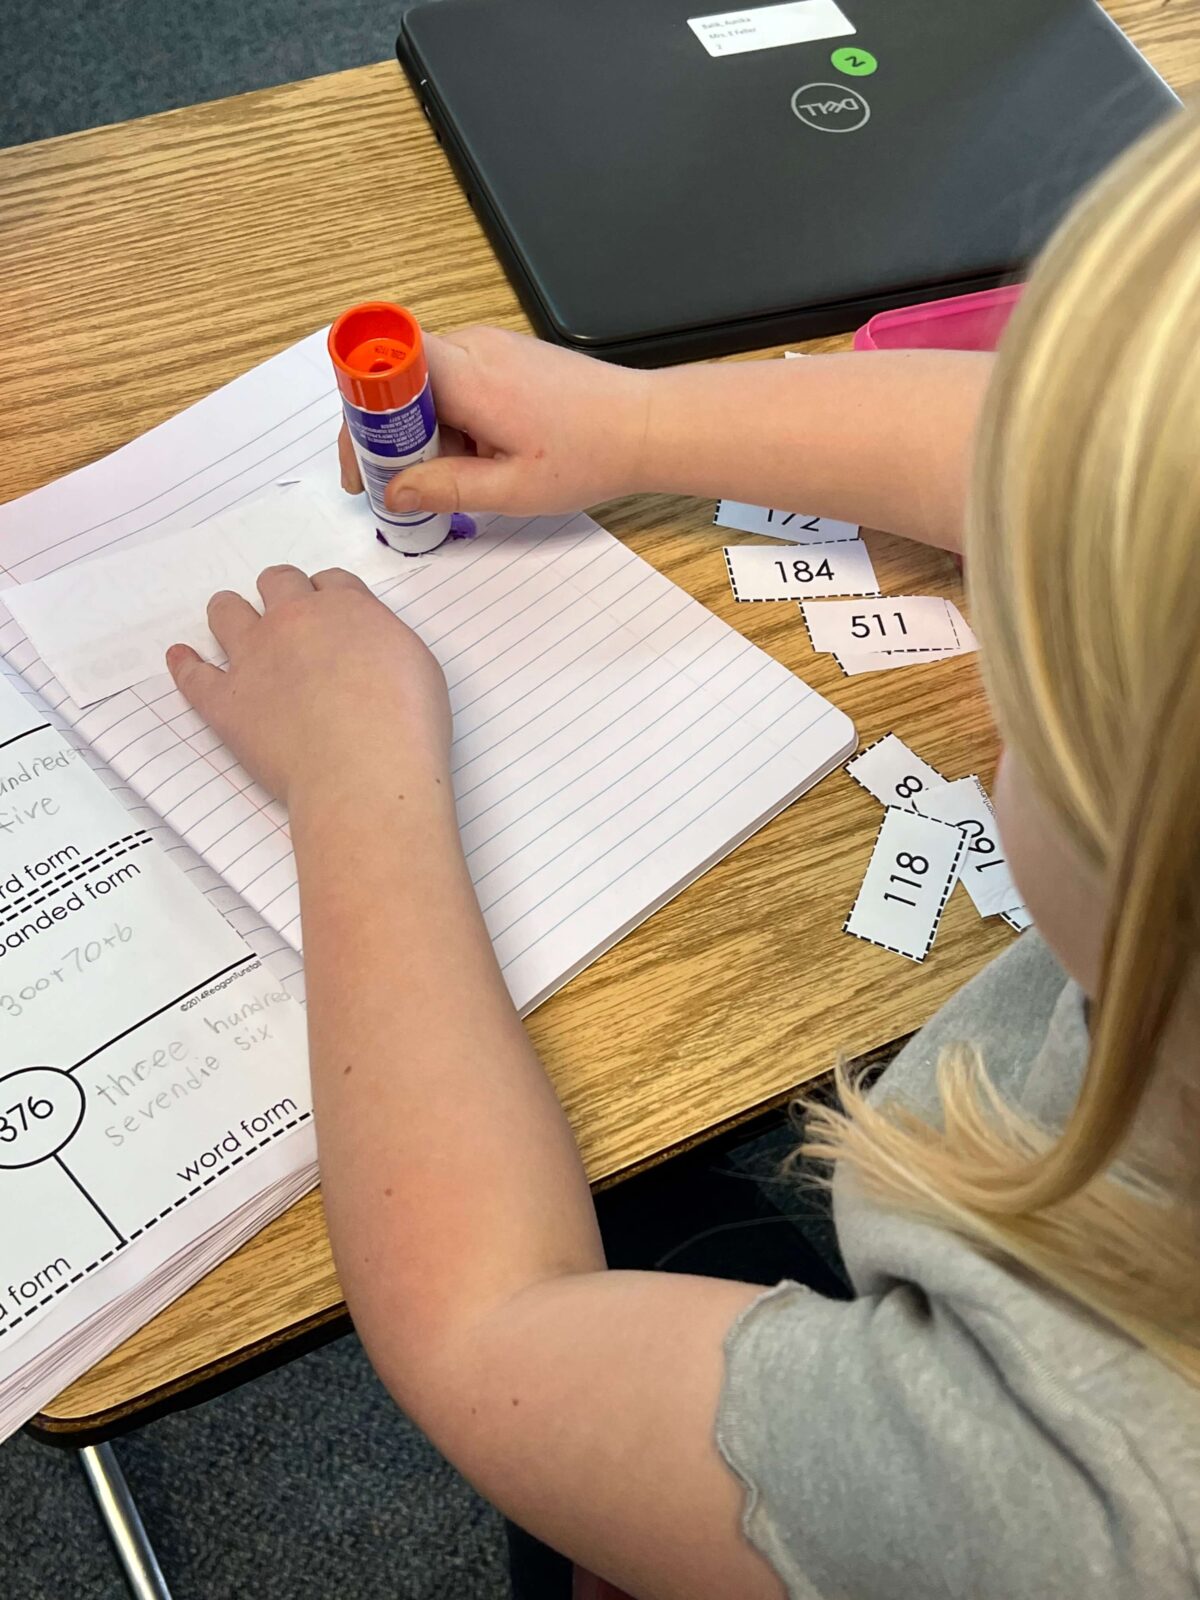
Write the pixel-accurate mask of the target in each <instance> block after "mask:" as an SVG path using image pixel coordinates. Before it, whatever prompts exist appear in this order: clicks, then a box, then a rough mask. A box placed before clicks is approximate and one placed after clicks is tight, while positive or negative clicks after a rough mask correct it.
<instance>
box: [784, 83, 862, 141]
mask: <svg viewBox="0 0 1200 1600" xmlns="http://www.w3.org/2000/svg"><path fill="white" fill-rule="evenodd" d="M792 110H793V111H794V112H795V114H796V115H797V116H798V117H799V118H800V121H801V122H803V123H804V125H805V127H806V128H815V129H816V130H817V132H818V133H853V132H854V131H855V130H856V129H858V128H862V127H865V126H866V124H867V123H868V122H869V121H870V120H871V107H870V106H869V105H868V104H867V101H866V99H865V97H864V96H863V95H861V94H859V92H858V90H857V89H851V88H848V87H847V86H846V85H845V84H840V83H806V84H804V85H803V87H802V88H799V89H797V90H796V92H795V94H794V95H793V96H792Z"/></svg>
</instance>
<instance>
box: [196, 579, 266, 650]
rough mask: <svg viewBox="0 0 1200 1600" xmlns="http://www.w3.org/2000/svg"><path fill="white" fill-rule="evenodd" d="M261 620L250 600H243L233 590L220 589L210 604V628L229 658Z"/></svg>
mask: <svg viewBox="0 0 1200 1600" xmlns="http://www.w3.org/2000/svg"><path fill="white" fill-rule="evenodd" d="M261 620H262V618H261V617H260V616H259V614H258V612H257V611H255V609H254V607H253V606H252V605H251V604H250V602H249V600H243V599H242V597H241V595H240V594H234V592H233V590H232V589H219V590H218V591H217V593H216V594H215V595H213V597H212V599H211V600H210V601H209V602H208V626H209V628H210V629H211V631H212V634H213V637H214V638H215V639H216V641H217V643H218V644H219V645H220V646H221V649H222V650H224V652H225V654H226V655H227V656H231V655H232V654H233V653H234V651H235V650H236V649H237V647H238V646H239V645H240V644H241V642H242V640H243V639H244V638H245V637H246V635H247V634H248V633H249V632H250V630H251V628H253V627H254V626H255V624H256V623H258V622H261Z"/></svg>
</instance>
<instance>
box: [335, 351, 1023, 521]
mask: <svg viewBox="0 0 1200 1600" xmlns="http://www.w3.org/2000/svg"><path fill="white" fill-rule="evenodd" d="M428 350H429V358H430V365H431V369H432V373H433V382H434V390H435V395H436V399H437V405H438V413H439V417H440V419H441V421H442V423H443V424H444V425H446V426H447V442H448V444H449V445H450V447H451V449H454V448H455V447H456V445H458V444H460V442H461V441H460V437H459V436H460V435H466V436H467V437H468V438H469V439H470V440H471V441H472V442H473V445H474V446H475V448H476V449H477V451H478V454H476V455H449V454H448V455H447V456H446V457H443V458H442V459H441V460H439V461H434V462H428V463H425V464H424V465H422V466H418V467H412V468H410V469H409V470H408V471H406V472H404V473H402V474H400V475H399V476H398V477H397V478H396V479H395V480H394V482H393V485H392V489H391V493H392V494H393V495H394V496H395V497H396V499H395V509H396V510H406V509H408V510H414V509H417V508H418V507H419V506H420V507H425V508H426V509H429V510H438V511H445V510H457V509H459V507H460V506H461V507H466V508H467V509H474V510H480V511H507V512H519V513H536V512H543V511H547V512H548V511H573V510H577V509H578V508H579V507H581V506H589V505H595V504H597V503H598V502H599V501H602V500H606V499H610V498H613V497H615V496H617V495H622V494H631V493H637V492H655V491H666V492H671V493H678V494H694V495H705V496H709V497H713V498H715V497H716V496H718V495H729V496H731V497H732V498H734V499H739V500H747V501H750V502H752V503H755V504H759V505H775V506H779V507H781V508H783V509H786V510H795V511H805V512H807V513H809V514H810V515H814V516H829V517H838V518H841V519H843V520H845V521H848V522H860V523H863V524H865V525H866V526H868V527H879V528H887V529H889V530H890V531H892V532H894V533H902V534H906V535H908V536H909V537H910V538H914V539H920V540H922V541H924V542H926V543H931V544H940V545H944V546H947V547H949V548H958V547H959V546H960V545H961V541H962V523H963V512H964V508H965V505H966V496H967V485H968V480H969V476H970V467H971V455H972V447H973V440H974V433H975V427H976V422H977V419H978V414H979V408H980V404H981V401H982V398H983V393H984V390H985V388H986V386H987V382H988V378H989V376H990V373H991V369H992V358H991V357H990V356H986V355H971V354H965V353H962V352H954V351H921V350H916V351H904V352H886V351H880V352H873V353H869V354H862V355H833V356H812V357H809V358H807V359H806V360H804V361H739V362H722V363H719V364H714V365H703V366H690V367H675V368H670V369H667V370H664V371H661V372H636V371H631V370H629V369H627V368H623V367H614V366H609V365H606V364H605V363H603V362H599V361H593V360H590V359H588V358H587V357H585V356H580V355H575V354H573V353H571V352H569V351H566V350H561V349H558V348H556V347H554V346H551V345H547V344H541V343H539V342H538V341H536V340H534V339H529V338H525V337H523V336H521V335H519V334H514V333H505V332H502V331H500V330H498V329H495V328H476V329H469V330H468V331H467V332H465V333H461V334H452V335H450V336H449V337H448V338H443V339H435V338H430V339H429V340H428ZM342 463H343V473H344V480H345V482H346V486H347V488H349V489H351V490H355V491H356V490H357V489H359V488H361V483H360V480H359V478H358V469H357V467H356V465H355V464H354V459H353V454H352V452H351V451H350V450H349V446H348V443H347V442H346V441H345V440H344V439H343V445H342ZM402 495H405V496H408V497H410V498H409V499H407V500H406V501H403V502H402V501H401V500H400V499H399V497H400V496H402Z"/></svg>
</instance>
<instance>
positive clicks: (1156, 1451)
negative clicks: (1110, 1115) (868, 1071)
mask: <svg viewBox="0 0 1200 1600" xmlns="http://www.w3.org/2000/svg"><path fill="white" fill-rule="evenodd" d="M958 1041H966V1042H970V1043H972V1044H975V1045H977V1046H978V1047H979V1048H980V1049H981V1050H982V1052H983V1055H984V1059H985V1061H986V1063H987V1065H988V1068H989V1071H990V1072H991V1075H992V1077H993V1080H994V1081H995V1082H996V1083H997V1085H998V1086H999V1087H1000V1088H1001V1089H1002V1090H1003V1092H1004V1093H1005V1095H1006V1096H1007V1097H1008V1098H1009V1099H1010V1100H1011V1101H1012V1102H1013V1103H1014V1104H1017V1105H1019V1106H1020V1107H1021V1108H1022V1109H1023V1110H1025V1111H1026V1112H1027V1113H1028V1114H1029V1115H1030V1116H1032V1117H1033V1118H1034V1119H1035V1120H1036V1121H1038V1122H1040V1123H1042V1124H1043V1125H1044V1126H1054V1125H1056V1124H1059V1123H1061V1121H1062V1120H1063V1117H1064V1115H1065V1113H1066V1112H1067V1111H1068V1110H1069V1108H1070V1106H1071V1104H1072V1103H1073V1101H1074V1098H1075V1095H1076V1093H1077V1090H1078V1087H1079V1083H1080V1078H1081V1074H1082V1071H1083V1065H1084V1061H1085V1059H1086V1052H1087V1026H1086V1020H1085V1015H1084V1001H1083V995H1082V993H1081V991H1080V990H1079V989H1078V988H1077V987H1076V986H1075V985H1074V984H1073V983H1071V982H1069V981H1068V980H1067V979H1066V978H1065V976H1064V974H1063V972H1062V970H1061V968H1060V967H1059V966H1058V965H1057V963H1056V962H1055V960H1054V958H1053V956H1052V955H1051V954H1050V952H1049V951H1048V949H1047V948H1046V946H1045V944H1044V943H1043V942H1042V941H1041V939H1040V938H1039V937H1038V936H1037V934H1036V933H1028V934H1026V935H1025V936H1024V937H1023V938H1022V939H1021V940H1019V941H1018V943H1017V944H1016V945H1014V946H1013V948H1012V949H1011V950H1009V951H1007V952H1006V953H1005V954H1004V955H1003V956H1001V957H1000V958H999V960H997V961H995V962H993V963H992V964H991V966H989V967H988V968H987V969H986V970H985V971H984V972H982V973H981V974H980V975H979V977H977V978H976V979H975V980H974V981H973V982H972V983H970V984H968V985H967V986H966V988H964V989H963V990H962V991H961V992H960V993H959V994H958V995H956V996H955V998H954V999H953V1000H952V1001H951V1002H950V1003H949V1004H948V1005H947V1006H946V1007H945V1008H944V1009H943V1010H942V1011H940V1012H939V1013H938V1015H937V1016H936V1017H934V1018H933V1020H932V1021H931V1022H930V1023H929V1025H928V1026H927V1027H926V1028H924V1029H923V1030H922V1032H921V1033H920V1034H918V1035H917V1036H916V1038H914V1039H913V1040H912V1041H911V1043H910V1044H909V1045H908V1047H907V1048H906V1049H905V1050H904V1051H903V1052H902V1053H901V1055H899V1056H898V1057H897V1059H896V1061H895V1062H894V1063H893V1064H892V1066H891V1067H889V1069H888V1071H887V1073H886V1074H885V1076H884V1078H883V1079H882V1080H881V1092H883V1093H885V1094H886V1095H887V1096H888V1097H891V1096H892V1095H897V1096H902V1097H903V1099H904V1100H905V1101H906V1102H907V1103H909V1104H911V1105H913V1106H914V1107H916V1108H918V1109H920V1110H921V1112H922V1114H924V1115H926V1116H928V1117H929V1118H930V1119H932V1120H937V1119H938V1115H939V1113H938V1106H937V1095H936V1088H935V1081H934V1067H935V1064H936V1061H937V1058H938V1054H939V1052H940V1050H941V1049H942V1047H943V1046H944V1045H946V1044H950V1043H954V1042H958ZM877 1092H880V1091H877ZM834 1206H835V1217H836V1221H837V1230H838V1237H839V1240H840V1243H841V1246H842V1250H843V1252H844V1254H845V1258H846V1263H847V1266H848V1268H849V1271H850V1275H851V1278H852V1280H853V1283H854V1287H855V1290H856V1292H857V1298H856V1299H855V1300H853V1301H850V1302H848V1303H838V1302H835V1301H829V1300H826V1299H824V1298H823V1297H821V1296H820V1295H817V1294H814V1293H813V1292H812V1291H811V1290H808V1289H805V1288H802V1287H800V1286H799V1285H796V1284H791V1283H783V1284H780V1285H778V1286H777V1287H776V1288H774V1289H772V1290H770V1291H768V1292H767V1293H766V1294H764V1295H762V1296H761V1297H760V1298H759V1299H758V1300H756V1301H755V1302H754V1304H753V1305H752V1306H750V1307H749V1308H748V1310H747V1311H746V1312H745V1313H744V1314H743V1315H742V1316H741V1318H740V1319H739V1320H738V1322H737V1323H736V1324H735V1326H734V1327H733V1329H732V1330H731V1331H730V1333H729V1336H728V1338H727V1340H726V1346H725V1354H726V1370H725V1384H724V1390H723V1393H722V1396H721V1403H720V1408H719V1412H718V1418H717V1442H718V1445H719V1447H720V1449H721V1453H722V1454H723V1456H724V1457H725V1460H726V1461H727V1462H728V1464H729V1465H730V1467H732V1469H733V1470H734V1472H735V1473H736V1474H737V1475H738V1477H739V1478H740V1479H741V1480H742V1482H743V1484H744V1485H745V1489H746V1501H745V1514H744V1528H745V1531H746V1535H747V1537H748V1538H749V1539H750V1540H751V1542H752V1543H753V1544H754V1545H755V1546H756V1547H757V1548H758V1549H759V1550H760V1551H761V1552H762V1553H763V1555H764V1556H766V1558H767V1560H768V1561H769V1562H770V1563H771V1565H772V1566H773V1567H774V1569H775V1571H776V1572H777V1573H778V1574H779V1576H780V1578H781V1579H782V1580H783V1583H784V1585H785V1587H786V1589H787V1593H788V1595H789V1596H791V1597H792V1600H812V1597H814V1596H820V1597H822V1600H834V1597H837V1600H934V1597H937V1600H949V1597H951V1596H953V1597H955V1600H960V1597H961V1600H1101V1597H1103V1600H1134V1597H1135V1596H1136V1597H1137V1600H1183V1597H1184V1596H1187V1597H1190V1600H1197V1597H1200V1390H1197V1389H1196V1388H1195V1387H1194V1386H1193V1385H1191V1384H1189V1383H1188V1382H1187V1381H1186V1380H1185V1379H1183V1378H1182V1377H1180V1376H1178V1375H1176V1374H1175V1373H1174V1372H1173V1371H1171V1370H1170V1369H1169V1368H1167V1367H1166V1366H1164V1365H1163V1363H1162V1362H1161V1361H1159V1360H1157V1359H1155V1358H1154V1357H1153V1356H1151V1355H1148V1354H1147V1353H1146V1352H1145V1351H1143V1350H1141V1349H1140V1348H1139V1347H1138V1346H1136V1345H1135V1344H1133V1343H1132V1342H1131V1341H1129V1340H1128V1339H1126V1338H1125V1337H1124V1336H1123V1335H1121V1334H1120V1333H1118V1332H1115V1331H1114V1330H1113V1329H1112V1328H1110V1327H1108V1326H1107V1325H1105V1324H1104V1323H1102V1322H1101V1321H1099V1320H1098V1319H1097V1318H1095V1317H1093V1316H1092V1315H1091V1314H1089V1313H1088V1312H1087V1311H1084V1310H1082V1309H1080V1307H1079V1306H1077V1305H1076V1304H1074V1303H1073V1302H1072V1301H1070V1300H1068V1299H1066V1298H1065V1297H1063V1296H1061V1295H1059V1294H1057V1293H1055V1292H1054V1291H1052V1290H1050V1289H1048V1288H1047V1287H1046V1286H1045V1285H1043V1284H1041V1283H1039V1282H1037V1281H1036V1280H1034V1279H1033V1278H1032V1277H1030V1276H1029V1275H1028V1274H1026V1273H1024V1272H1022V1271H1021V1270H1020V1269H1019V1268H1016V1267H1014V1266H1004V1265H1000V1264H998V1263H997V1262H995V1261H992V1260H989V1259H988V1258H987V1257H986V1256H985V1255H983V1254H982V1253H981V1252H979V1251H978V1250H976V1249H974V1248H972V1246H971V1245H969V1244H967V1243H965V1242H964V1241H962V1240H960V1239H958V1238H957V1237H956V1236H954V1235H952V1234H950V1233H948V1232H946V1231H944V1230H943V1229H940V1228H936V1227H932V1226H929V1225H926V1224H922V1223H919V1222H914V1221H912V1220H910V1219H907V1218H905V1217H903V1216H900V1215H896V1214H892V1213H889V1212H888V1211H886V1210H883V1209H881V1208H879V1207H877V1206H874V1205H872V1204H870V1203H869V1202H868V1201H866V1200H865V1199H864V1198H863V1196H862V1194H861V1193H859V1192H857V1191H856V1190H855V1187H854V1185H853V1183H852V1181H851V1180H850V1179H848V1178H847V1179H840V1180H838V1181H837V1182H836V1183H835V1187H834ZM1197 1270H1200V1265H1198V1268H1197Z"/></svg>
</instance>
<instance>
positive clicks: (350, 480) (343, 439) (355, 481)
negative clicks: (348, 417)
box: [338, 422, 363, 494]
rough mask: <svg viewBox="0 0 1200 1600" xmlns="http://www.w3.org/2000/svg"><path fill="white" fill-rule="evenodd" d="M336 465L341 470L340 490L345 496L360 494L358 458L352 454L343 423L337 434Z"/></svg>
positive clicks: (360, 478)
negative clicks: (343, 491)
mask: <svg viewBox="0 0 1200 1600" xmlns="http://www.w3.org/2000/svg"><path fill="white" fill-rule="evenodd" d="M338 465H339V466H340V467H341V469H342V488H343V489H345V491H346V493H347V494H361V493H362V490H363V481H362V473H361V472H360V471H359V470H358V458H357V457H356V456H355V454H354V446H353V445H352V444H351V443H350V434H349V432H348V430H347V428H346V424H345V423H344V422H343V423H342V427H341V431H340V433H339V434H338Z"/></svg>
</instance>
